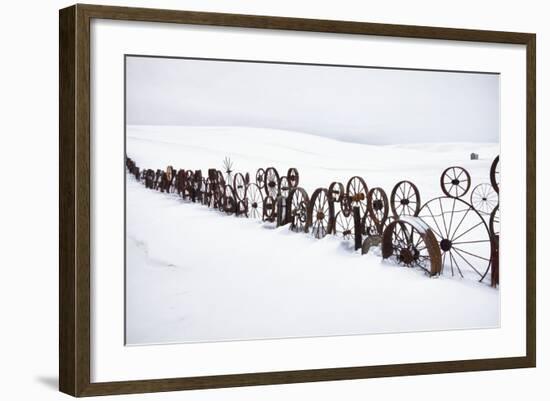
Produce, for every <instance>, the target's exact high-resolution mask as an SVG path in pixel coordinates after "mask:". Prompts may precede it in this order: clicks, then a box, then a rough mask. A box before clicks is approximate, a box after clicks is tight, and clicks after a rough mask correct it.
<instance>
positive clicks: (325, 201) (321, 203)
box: [307, 188, 334, 238]
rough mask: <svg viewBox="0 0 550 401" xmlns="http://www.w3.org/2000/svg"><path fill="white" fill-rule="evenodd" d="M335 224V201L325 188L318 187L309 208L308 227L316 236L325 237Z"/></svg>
mask: <svg viewBox="0 0 550 401" xmlns="http://www.w3.org/2000/svg"><path fill="white" fill-rule="evenodd" d="M333 225H334V202H332V200H331V199H330V197H329V195H328V190H327V189H325V188H317V189H316V190H315V192H313V195H311V200H310V202H309V206H308V209H307V227H308V231H311V232H312V233H313V235H314V237H315V238H323V237H324V236H325V235H327V234H328V233H331V232H332V230H333Z"/></svg>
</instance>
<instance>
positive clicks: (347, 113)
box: [59, 5, 536, 396]
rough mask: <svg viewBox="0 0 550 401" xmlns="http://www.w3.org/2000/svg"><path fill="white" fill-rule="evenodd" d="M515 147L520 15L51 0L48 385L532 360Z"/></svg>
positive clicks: (530, 44) (529, 76) (129, 388)
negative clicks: (56, 368) (294, 14)
mask: <svg viewBox="0 0 550 401" xmlns="http://www.w3.org/2000/svg"><path fill="white" fill-rule="evenodd" d="M535 159H536V154H535V35H534V34H531V33H512V32H495V31H480V30H467V29H450V28H434V27H419V26H403V25H385V24H371V23H364V22H350V21H329V20H309V19H296V18H283V17H267V16H253V15H236V14H219V13H202V12H188V11H171V10H155V9H137V8H123V7H107V6H94V5H75V6H72V7H69V8H66V9H63V10H61V11H60V194H59V196H60V205H59V208H60V390H61V391H63V392H65V393H68V394H71V395H74V396H92V395H105V394H121V393H140V392H154V391H170V390H185V389H200V388H217V387H231V386H247V385H261V384H278V383H295V382H308V381H323V380H342V379H360V378H372V377H384V376H398V375H417V374H432V373H442V372H461V371H476V370H489V369H509V368H525V367H534V366H535V360H536V358H535V355H536V352H535V350H536V347H535V344H536V338H535V331H536V330H535V327H536V326H535V325H536V319H535V297H536V294H535V283H536V280H535V246H536V235H535V221H536V204H535V195H536V185H535ZM501 216H502V217H501ZM501 227H502V230H501ZM501 231H502V232H501Z"/></svg>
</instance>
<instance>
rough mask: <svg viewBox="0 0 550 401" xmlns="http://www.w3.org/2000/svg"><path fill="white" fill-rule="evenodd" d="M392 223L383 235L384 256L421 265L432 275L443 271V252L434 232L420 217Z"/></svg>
mask: <svg viewBox="0 0 550 401" xmlns="http://www.w3.org/2000/svg"><path fill="white" fill-rule="evenodd" d="M404 219H406V220H396V221H393V222H392V223H390V224H389V225H388V226H387V227H386V229H385V230H384V234H383V235H382V257H383V258H384V259H393V260H394V261H395V262H396V263H397V264H400V265H403V266H407V267H419V268H421V269H422V270H424V271H426V272H427V273H428V274H429V275H430V276H434V275H436V274H439V273H441V253H440V249H439V245H438V243H437V239H436V238H435V236H434V234H433V232H432V231H431V229H430V228H429V227H427V226H426V225H425V223H424V222H423V221H422V220H421V219H420V218H418V217H411V216H406V217H404Z"/></svg>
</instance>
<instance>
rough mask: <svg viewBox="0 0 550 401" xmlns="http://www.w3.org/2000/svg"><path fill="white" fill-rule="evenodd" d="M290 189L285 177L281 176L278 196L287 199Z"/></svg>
mask: <svg viewBox="0 0 550 401" xmlns="http://www.w3.org/2000/svg"><path fill="white" fill-rule="evenodd" d="M291 189H292V188H291V187H290V181H289V180H288V178H287V177H286V176H282V177H281V179H280V180H279V191H278V192H279V195H281V196H284V197H285V198H287V197H288V194H289V192H290V190H291Z"/></svg>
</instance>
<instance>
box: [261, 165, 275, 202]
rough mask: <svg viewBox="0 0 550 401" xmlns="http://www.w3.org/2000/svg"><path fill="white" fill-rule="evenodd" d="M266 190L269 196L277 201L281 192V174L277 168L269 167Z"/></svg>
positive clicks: (265, 183)
mask: <svg viewBox="0 0 550 401" xmlns="http://www.w3.org/2000/svg"><path fill="white" fill-rule="evenodd" d="M264 190H265V194H266V195H267V196H271V197H272V198H273V199H275V198H276V197H277V195H278V192H279V173H278V172H277V169H276V168H275V167H268V168H267V169H266V170H265V177H264Z"/></svg>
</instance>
